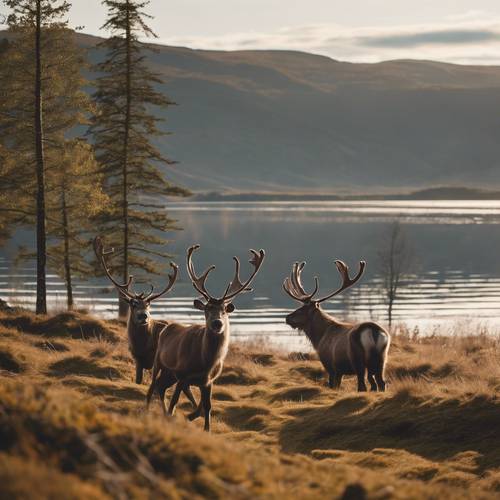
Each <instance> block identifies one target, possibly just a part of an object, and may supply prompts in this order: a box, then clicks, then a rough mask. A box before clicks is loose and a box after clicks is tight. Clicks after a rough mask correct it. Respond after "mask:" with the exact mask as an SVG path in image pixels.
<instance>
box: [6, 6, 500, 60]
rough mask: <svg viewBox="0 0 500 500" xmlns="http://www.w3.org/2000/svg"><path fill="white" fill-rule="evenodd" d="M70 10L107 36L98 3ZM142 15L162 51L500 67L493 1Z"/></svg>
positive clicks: (88, 28) (192, 9)
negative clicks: (294, 53)
mask: <svg viewBox="0 0 500 500" xmlns="http://www.w3.org/2000/svg"><path fill="white" fill-rule="evenodd" d="M72 3H73V6H72V9H71V13H70V16H71V17H70V20H71V25H72V26H83V30H82V31H84V32H86V33H90V34H95V35H105V33H104V32H103V31H102V30H101V29H100V26H102V24H103V22H104V19H105V16H106V10H105V8H104V7H103V6H102V5H101V1H100V0H73V2H72ZM146 11H147V12H148V13H150V14H151V15H153V16H154V19H152V20H151V21H150V24H151V26H152V27H153V29H154V31H155V32H156V33H157V34H158V37H159V38H158V40H157V41H158V42H159V43H162V44H167V45H178V46H186V47H191V48H198V49H216V50H249V49H288V50H301V51H305V52H312V53H315V54H322V55H326V56H329V57H332V58H334V59H339V60H346V61H353V62H378V61H382V60H389V59H409V58H411V59H432V60H440V61H447V62H452V63H459V64H500V1H499V0H475V1H470V0H418V1H409V0H350V1H347V0H346V1H343V0H151V2H150V4H149V6H148V7H147V8H146ZM0 12H5V8H4V9H3V11H2V10H1V9H0Z"/></svg>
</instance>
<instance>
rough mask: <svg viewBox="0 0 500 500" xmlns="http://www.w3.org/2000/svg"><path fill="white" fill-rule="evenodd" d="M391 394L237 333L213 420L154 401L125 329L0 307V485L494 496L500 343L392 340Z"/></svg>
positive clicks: (14, 494)
mask: <svg viewBox="0 0 500 500" xmlns="http://www.w3.org/2000/svg"><path fill="white" fill-rule="evenodd" d="M391 349H392V353H391V357H390V364H389V370H388V380H389V382H390V388H389V390H388V392H386V393H385V394H381V393H374V394H373V393H364V394H360V393H357V392H353V390H354V381H353V380H352V379H351V380H349V379H348V380H347V381H346V383H345V385H344V386H343V388H342V389H341V390H340V391H337V392H336V391H332V390H331V389H328V388H327V387H326V381H325V377H324V376H323V371H322V369H321V365H320V363H319V361H318V360H317V359H316V358H315V357H314V356H312V355H310V354H304V353H292V354H287V353H284V352H279V351H276V350H273V349H272V348H270V347H269V346H265V345H260V346H258V345H254V346H252V345H244V344H238V343H235V342H233V344H232V347H231V351H230V354H229V357H228V360H227V363H226V366H225V368H224V371H223V374H222V376H221V378H220V379H219V381H218V382H217V383H216V385H215V390H214V405H213V409H214V432H213V433H212V434H211V435H208V434H206V433H204V432H202V431H201V424H200V423H199V422H194V423H187V422H186V421H185V420H184V417H183V413H184V412H185V411H189V407H188V406H186V403H183V404H181V405H180V411H179V412H178V415H177V416H176V417H175V418H171V419H168V420H165V419H164V417H163V416H162V415H161V414H160V411H159V405H158V404H157V402H156V401H155V402H154V405H153V407H152V408H151V409H150V410H149V411H146V410H145V407H144V398H145V392H146V388H147V386H146V385H142V386H138V385H135V384H133V383H132V380H133V364H132V360H131V357H130V354H129V353H128V352H127V347H126V334H125V331H124V326H123V325H122V324H120V323H118V322H116V321H110V322H105V321H100V320H98V319H95V318H92V317H89V316H86V315H85V314H82V313H78V312H74V313H61V314H58V315H55V316H52V317H48V318H37V317H35V316H34V315H33V314H32V313H29V312H26V311H22V310H17V311H16V310H14V311H4V312H0V479H1V480H0V496H2V498H12V499H17V498H32V496H33V491H34V488H36V493H37V495H36V496H37V498H41V499H45V498H47V499H48V498H71V499H77V498H82V499H83V498H86V499H87V498H92V499H94V498H95V499H98V498H99V499H101V498H152V497H153V496H160V497H162V498H163V497H165V498H235V499H250V498H305V499H307V498H311V499H312V498H339V499H342V500H348V499H356V500H363V499H374V500H375V499H379V500H381V499H417V498H418V499H425V498H428V499H435V498H440V499H454V500H455V499H462V498H463V499H475V500H477V499H488V498H497V497H498V493H499V492H500V469H499V468H500V461H499V459H500V457H499V456H498V452H497V451H498V448H499V446H500V443H499V436H500V434H499V432H498V414H499V401H498V390H499V389H500V386H499V383H500V378H499V371H498V370H499V364H498V354H499V353H498V340H495V339H494V338H488V336H487V335H486V334H485V332H483V333H482V334H480V335H478V336H476V337H471V336H470V337H464V338H460V337H457V338H440V337H434V338H428V339H418V338H413V339H410V338H409V337H408V336H406V335H404V334H400V335H399V336H397V337H396V338H395V341H394V344H393V346H392V347H391Z"/></svg>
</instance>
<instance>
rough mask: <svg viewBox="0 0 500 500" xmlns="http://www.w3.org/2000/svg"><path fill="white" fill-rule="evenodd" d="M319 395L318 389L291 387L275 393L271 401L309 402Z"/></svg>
mask: <svg viewBox="0 0 500 500" xmlns="http://www.w3.org/2000/svg"><path fill="white" fill-rule="evenodd" d="M320 394H321V389H319V388H318V387H310V386H304V387H291V388H288V389H284V390H282V391H279V392H277V393H276V394H274V395H273V397H272V401H295V402H302V401H309V400H310V399H313V398H317V397H318V396H319V395H320Z"/></svg>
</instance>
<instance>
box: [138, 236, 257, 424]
mask: <svg viewBox="0 0 500 500" xmlns="http://www.w3.org/2000/svg"><path fill="white" fill-rule="evenodd" d="M198 248H200V246H199V245H194V246H192V247H190V248H189V249H188V252H187V269H188V273H189V277H190V278H191V282H192V283H193V286H194V288H195V289H196V290H197V291H198V292H199V293H200V294H201V295H202V297H204V298H205V300H206V303H205V302H203V301H202V300H199V299H196V300H195V301H194V307H195V308H196V309H198V310H200V311H203V312H204V313H205V325H191V326H182V325H178V324H171V325H168V326H166V327H165V328H164V329H163V331H162V332H161V335H160V340H159V343H158V350H157V353H156V359H155V363H154V367H153V378H152V382H151V386H150V388H149V391H148V397H147V400H148V404H149V401H150V399H151V396H152V394H153V391H154V386H155V379H156V377H157V376H158V375H159V373H160V372H163V371H164V370H169V371H170V372H172V373H173V374H174V375H175V377H176V378H177V379H178V380H179V383H178V384H177V386H176V388H175V391H174V394H173V395H172V399H171V401H170V406H169V409H168V413H169V414H170V415H172V414H173V413H174V411H175V407H176V405H177V401H178V399H179V395H180V391H181V390H186V389H187V388H188V387H189V386H190V385H195V386H198V387H199V388H200V392H201V402H200V404H199V405H198V408H197V410H196V411H194V412H193V413H191V414H190V415H189V416H188V418H189V419H190V420H194V419H195V418H198V417H200V416H201V413H202V411H204V416H205V430H206V431H209V430H210V413H211V406H212V403H211V396H212V384H213V383H214V381H215V380H216V379H217V377H219V375H220V374H221V372H222V367H223V364H224V360H225V358H226V355H227V351H228V347H229V335H230V329H229V314H230V313H232V312H233V311H234V305H233V303H232V300H233V299H234V298H235V297H236V296H237V295H239V294H240V293H244V292H249V291H251V290H252V289H251V288H249V285H250V283H251V282H252V281H253V279H254V278H255V276H256V275H257V273H258V271H259V269H260V267H261V266H262V262H263V261H264V256H265V253H264V250H260V252H256V251H255V250H250V253H251V258H250V261H249V262H250V264H251V265H252V266H253V272H252V273H251V275H250V277H249V278H248V279H247V280H246V281H245V282H244V283H242V282H241V280H240V277H239V271H240V261H239V260H238V258H237V257H234V261H235V264H236V270H235V273H234V277H233V279H232V281H231V282H230V283H229V285H228V286H227V288H226V291H225V292H224V295H223V296H222V297H220V298H215V297H213V296H212V295H210V293H209V292H208V291H207V289H206V286H205V283H206V280H207V277H208V274H209V273H210V271H212V270H213V269H215V266H210V267H209V268H208V269H207V270H206V271H205V272H204V273H203V274H202V275H200V276H197V275H196V272H195V270H194V267H193V262H192V256H193V252H194V251H195V250H197V249H198ZM162 406H163V410H164V411H165V406H164V403H163V402H162Z"/></svg>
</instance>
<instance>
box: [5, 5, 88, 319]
mask: <svg viewBox="0 0 500 500" xmlns="http://www.w3.org/2000/svg"><path fill="white" fill-rule="evenodd" d="M4 3H5V4H6V5H7V6H8V7H10V9H11V15H10V16H9V18H8V24H9V30H10V31H11V34H12V38H11V42H10V43H9V46H8V49H7V50H6V51H5V53H4V55H3V56H2V57H3V64H2V66H1V67H0V88H1V92H2V94H3V96H2V99H0V130H1V131H2V137H1V138H0V142H2V145H3V146H4V147H5V148H7V150H8V151H9V152H10V156H11V157H14V158H15V165H14V167H15V174H14V175H13V176H10V179H9V184H10V186H9V189H8V192H7V196H10V197H11V200H12V197H13V199H14V201H16V202H17V205H18V207H17V208H15V207H11V209H14V208H15V210H16V211H17V213H18V220H17V221H16V222H17V223H24V224H32V223H35V226H36V260H37V300H36V312H37V313H38V314H45V313H46V312H47V301H46V266H47V236H48V232H47V222H48V220H49V217H50V214H49V213H48V208H47V197H48V193H47V192H46V189H47V186H48V185H49V184H50V179H49V178H50V176H51V175H53V174H55V173H56V172H57V170H58V168H59V166H60V165H59V162H60V158H61V157H62V154H63V152H64V150H65V146H66V138H65V136H66V134H67V133H68V132H70V131H71V130H72V129H73V128H74V127H75V126H76V125H78V124H82V123H85V121H86V119H85V113H87V112H89V111H90V110H91V107H90V102H89V99H88V96H86V94H85V93H84V92H82V90H81V86H82V85H83V80H82V77H81V76H80V70H81V68H82V65H83V62H84V59H83V56H82V54H81V52H80V51H79V50H78V49H77V47H76V45H75V42H74V40H73V38H74V37H73V32H71V31H70V30H69V29H68V28H67V24H66V21H64V20H62V18H64V17H65V15H66V14H67V12H68V9H69V7H70V4H69V3H68V2H66V1H64V0H4ZM11 205H13V203H11ZM14 213H15V212H14ZM21 216H22V217H21Z"/></svg>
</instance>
